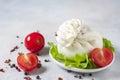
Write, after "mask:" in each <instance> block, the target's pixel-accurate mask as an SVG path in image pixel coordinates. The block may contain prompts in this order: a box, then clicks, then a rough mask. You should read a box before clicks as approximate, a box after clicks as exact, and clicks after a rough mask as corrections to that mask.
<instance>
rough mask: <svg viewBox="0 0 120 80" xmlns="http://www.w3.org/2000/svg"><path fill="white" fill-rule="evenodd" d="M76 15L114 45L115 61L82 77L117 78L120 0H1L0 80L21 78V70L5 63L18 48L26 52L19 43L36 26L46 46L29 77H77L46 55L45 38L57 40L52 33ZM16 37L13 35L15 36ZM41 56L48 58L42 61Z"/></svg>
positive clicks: (87, 79)
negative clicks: (36, 69) (39, 61)
mask: <svg viewBox="0 0 120 80" xmlns="http://www.w3.org/2000/svg"><path fill="white" fill-rule="evenodd" d="M73 18H78V19H81V20H82V21H84V22H85V23H86V24H88V25H90V26H91V27H93V28H95V29H96V30H97V31H99V32H100V33H101V34H102V36H103V37H106V38H108V39H110V40H111V41H112V43H113V45H114V47H115V49H116V51H115V61H114V63H113V64H112V66H111V67H109V68H108V69H106V70H104V71H101V72H97V73H93V75H92V76H89V75H87V74H86V76H85V77H83V79H81V80H92V78H94V80H120V0H0V68H4V69H5V73H2V72H0V80H24V79H23V77H24V76H25V75H24V73H23V72H18V71H16V70H15V69H11V68H9V66H8V65H7V64H5V63H4V61H5V60H6V59H11V60H12V63H16V64H17V62H16V58H17V56H18V52H23V53H27V52H28V50H26V48H25V46H24V45H22V44H20V42H22V41H24V38H25V36H26V35H27V34H28V33H31V32H33V31H37V30H39V31H40V33H42V34H43V35H44V37H45V41H46V44H45V48H44V49H43V51H42V53H43V54H41V56H39V59H40V60H41V62H42V66H43V67H42V68H41V69H40V70H38V71H37V72H36V71H32V72H31V73H30V77H31V78H32V79H33V80H36V78H35V77H36V75H40V77H41V78H42V80H57V79H58V77H62V78H63V80H80V79H78V78H75V77H74V75H76V74H80V73H76V72H71V73H68V72H67V71H66V70H64V69H62V68H61V67H59V66H58V65H56V64H55V63H54V62H53V61H52V60H51V59H50V57H49V55H48V51H49V47H48V45H47V42H48V41H52V42H56V40H55V37H54V33H55V32H56V31H57V29H58V27H59V26H60V24H62V23H63V22H64V21H65V20H70V19H73ZM17 35H18V36H19V38H16V36H17ZM16 45H18V47H19V49H18V50H16V51H15V52H13V53H12V54H10V50H11V49H12V48H13V47H14V46H16ZM44 59H50V61H51V62H48V63H45V62H44Z"/></svg>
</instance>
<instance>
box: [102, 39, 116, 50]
mask: <svg viewBox="0 0 120 80" xmlns="http://www.w3.org/2000/svg"><path fill="white" fill-rule="evenodd" d="M103 48H109V49H110V50H111V51H112V52H114V51H115V48H114V47H113V45H112V43H111V41H110V40H108V39H106V38H103Z"/></svg>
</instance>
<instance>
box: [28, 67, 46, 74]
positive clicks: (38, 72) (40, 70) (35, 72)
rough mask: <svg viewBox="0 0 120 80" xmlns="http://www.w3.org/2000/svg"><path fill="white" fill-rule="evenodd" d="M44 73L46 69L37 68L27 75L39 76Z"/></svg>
mask: <svg viewBox="0 0 120 80" xmlns="http://www.w3.org/2000/svg"><path fill="white" fill-rule="evenodd" d="M45 71H46V67H44V66H43V67H41V68H37V69H35V70H33V71H31V72H30V73H29V74H30V75H40V74H42V73H44V72H45Z"/></svg>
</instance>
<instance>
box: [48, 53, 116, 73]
mask: <svg viewBox="0 0 120 80" xmlns="http://www.w3.org/2000/svg"><path fill="white" fill-rule="evenodd" d="M49 55H50V57H51V59H52V60H53V61H54V62H55V63H56V64H57V65H59V66H61V67H62V68H64V69H67V70H71V71H74V72H81V73H93V72H99V71H102V70H105V69H107V68H108V67H110V66H111V65H112V63H113V62H114V59H115V54H114V56H113V60H112V62H111V63H110V64H109V65H107V66H105V67H101V68H96V69H79V68H75V67H66V66H65V65H64V63H61V62H59V61H57V60H56V59H54V58H53V57H52V55H51V53H49Z"/></svg>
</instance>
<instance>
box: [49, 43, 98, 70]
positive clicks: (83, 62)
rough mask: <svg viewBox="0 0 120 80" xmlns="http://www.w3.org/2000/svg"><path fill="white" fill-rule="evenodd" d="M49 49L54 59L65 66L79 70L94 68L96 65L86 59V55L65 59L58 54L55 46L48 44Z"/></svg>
mask: <svg viewBox="0 0 120 80" xmlns="http://www.w3.org/2000/svg"><path fill="white" fill-rule="evenodd" d="M48 45H49V46H50V47H51V48H50V53H51V55H52V57H53V58H54V59H56V60H57V61H59V62H64V63H65V66H67V67H69V66H72V67H76V68H81V69H86V68H87V69H90V68H96V65H95V64H94V63H93V62H92V60H91V59H90V58H89V57H88V55H87V54H86V53H82V54H77V53H76V55H75V56H74V57H67V56H65V55H63V54H62V53H59V52H58V49H57V45H55V44H54V43H52V42H48Z"/></svg>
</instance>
